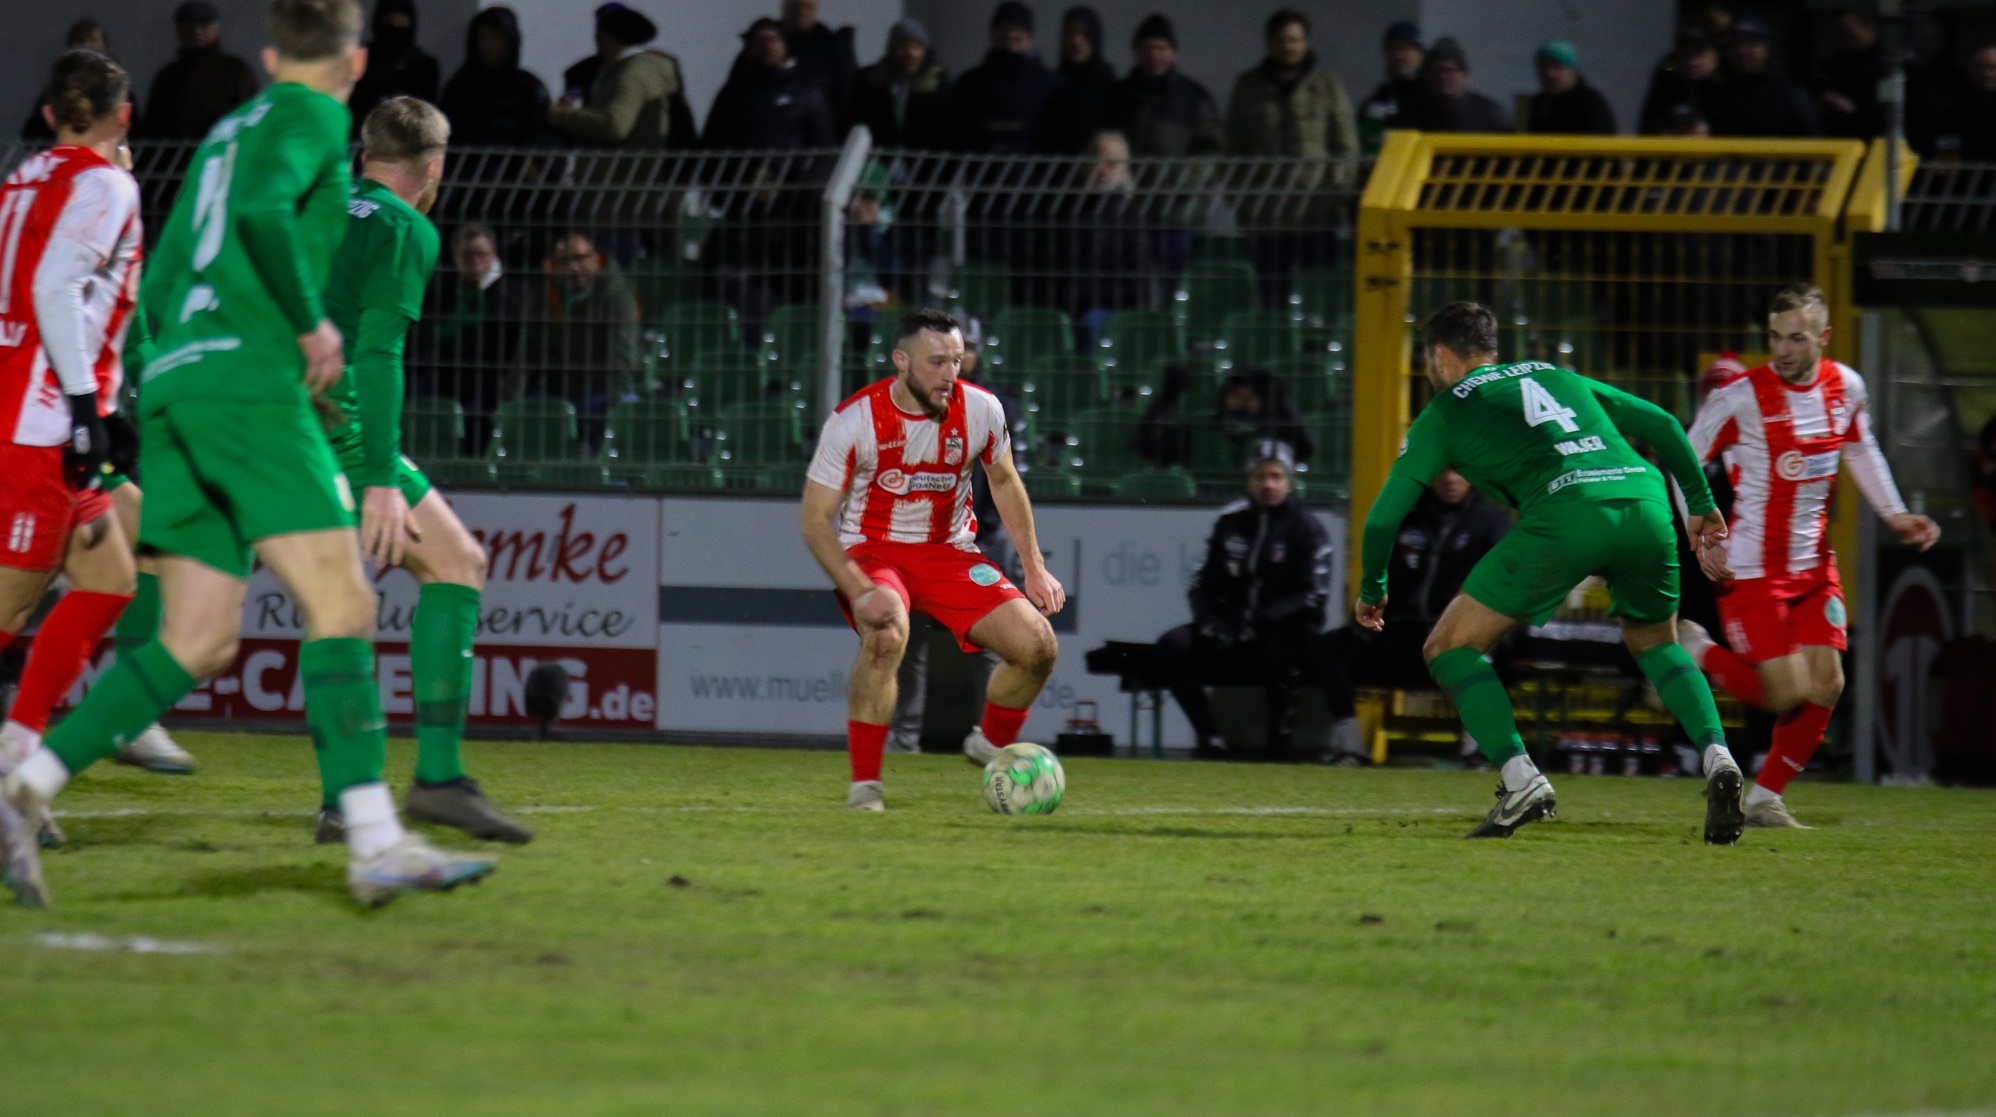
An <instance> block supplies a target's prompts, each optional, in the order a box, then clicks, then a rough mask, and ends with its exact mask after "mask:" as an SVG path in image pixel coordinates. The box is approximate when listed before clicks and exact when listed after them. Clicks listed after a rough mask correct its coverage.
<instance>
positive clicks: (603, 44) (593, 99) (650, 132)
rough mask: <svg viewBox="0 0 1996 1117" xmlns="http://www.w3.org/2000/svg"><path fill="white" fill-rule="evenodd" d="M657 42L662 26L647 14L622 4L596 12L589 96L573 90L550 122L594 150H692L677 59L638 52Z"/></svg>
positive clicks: (551, 113)
mask: <svg viewBox="0 0 1996 1117" xmlns="http://www.w3.org/2000/svg"><path fill="white" fill-rule="evenodd" d="M657 37H658V25H656V24H654V23H653V22H652V21H651V20H650V19H648V18H646V17H645V15H644V13H643V12H639V11H635V10H633V9H631V8H626V7H624V6H623V5H622V4H605V5H603V6H602V7H600V8H598V9H596V56H597V58H598V59H599V64H598V65H597V66H595V67H593V68H592V69H593V76H592V77H591V78H590V82H589V86H588V88H587V90H586V91H582V92H580V93H579V94H578V93H577V92H576V91H574V90H571V91H570V92H569V94H568V95H567V96H564V97H563V98H562V99H561V100H559V101H556V102H555V103H554V105H553V106H552V107H550V108H549V110H548V123H549V124H551V125H553V126H554V127H555V128H557V129H560V130H561V131H563V132H566V133H568V135H570V136H571V137H573V138H574V139H575V140H576V141H577V142H579V143H582V144H586V145H590V146H594V147H623V148H661V147H663V148H679V147H689V146H691V141H692V134H691V133H692V131H693V116H692V113H691V112H690V111H689V110H688V109H687V108H686V82H685V79H684V77H683V76H682V75H681V73H680V69H679V59H677V58H675V57H673V56H672V55H670V54H666V53H665V52H664V51H657V50H643V49H640V48H642V47H643V46H644V44H646V43H649V42H651V41H652V40H653V39H654V38H657ZM573 69H575V68H574V67H571V70H573Z"/></svg>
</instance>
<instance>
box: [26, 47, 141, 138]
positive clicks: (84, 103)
mask: <svg viewBox="0 0 1996 1117" xmlns="http://www.w3.org/2000/svg"><path fill="white" fill-rule="evenodd" d="M131 90H132V80H131V78H130V77H129V76H128V75H126V73H125V68H124V67H123V66H120V65H118V64H117V63H116V62H113V61H112V60H111V59H110V58H109V57H107V56H105V55H102V54H99V53H97V52H96V51H94V50H82V49H78V50H66V51H63V52H62V56H61V57H60V58H57V59H56V60H55V69H54V71H52V72H51V73H50V74H49V84H48V89H47V90H46V96H47V97H48V102H49V109H50V111H51V112H52V113H53V114H54V115H55V122H56V126H57V127H59V128H64V129H67V130H69V131H71V132H86V131H89V129H90V126H91V125H92V124H95V123H97V122H98V121H99V120H102V119H104V118H105V117H107V116H109V115H111V114H112V113H114V112H116V111H118V106H119V105H122V104H124V103H125V101H126V100H127V99H128V98H129V96H130V94H131Z"/></svg>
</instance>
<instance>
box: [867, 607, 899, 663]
mask: <svg viewBox="0 0 1996 1117" xmlns="http://www.w3.org/2000/svg"><path fill="white" fill-rule="evenodd" d="M859 643H860V648H861V649H862V650H863V651H864V652H865V653H866V657H867V658H868V659H871V660H873V661H875V662H877V663H899V662H900V661H901V655H902V653H903V652H906V651H907V650H908V614H907V613H905V612H897V613H896V614H895V615H894V616H893V617H891V618H889V619H888V620H885V621H882V622H881V623H879V624H869V625H867V626H866V627H865V628H863V629H862V630H861V631H860V634H859Z"/></svg>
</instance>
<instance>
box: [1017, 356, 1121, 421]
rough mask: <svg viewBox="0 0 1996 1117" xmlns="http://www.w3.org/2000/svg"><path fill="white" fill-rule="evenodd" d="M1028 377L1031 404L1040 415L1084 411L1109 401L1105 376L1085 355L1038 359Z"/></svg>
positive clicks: (1107, 383)
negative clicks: (1039, 360) (1030, 387)
mask: <svg viewBox="0 0 1996 1117" xmlns="http://www.w3.org/2000/svg"><path fill="white" fill-rule="evenodd" d="M1027 380H1028V382H1029V383H1030V384H1031V385H1032V402H1033V405H1034V406H1035V407H1036V408H1037V409H1038V411H1039V412H1040V413H1041V414H1043V415H1060V414H1065V413H1070V412H1075V411H1085V410H1087V409H1089V408H1091V407H1101V406H1102V405H1104V404H1106V403H1108V402H1109V382H1108V379H1107V378H1106V377H1105V376H1104V375H1103V374H1102V370H1101V369H1100V368H1097V367H1096V365H1095V362H1094V361H1091V360H1089V359H1088V358H1086V357H1062V358H1056V359H1053V360H1046V361H1041V362H1039V363H1037V364H1035V365H1033V366H1032V372H1031V375H1030V376H1028V377H1027Z"/></svg>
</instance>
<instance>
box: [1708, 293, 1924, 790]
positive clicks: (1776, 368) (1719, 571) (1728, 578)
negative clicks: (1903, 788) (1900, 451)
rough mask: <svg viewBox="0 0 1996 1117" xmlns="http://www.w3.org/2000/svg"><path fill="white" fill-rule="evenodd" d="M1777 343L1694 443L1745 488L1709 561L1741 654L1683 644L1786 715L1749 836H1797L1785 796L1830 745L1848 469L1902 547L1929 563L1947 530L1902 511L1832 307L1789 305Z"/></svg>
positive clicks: (1806, 301)
mask: <svg viewBox="0 0 1996 1117" xmlns="http://www.w3.org/2000/svg"><path fill="white" fill-rule="evenodd" d="M1768 334H1769V338H1768V341H1769V349H1770V351H1771V352H1772V353H1773V354H1774V356H1773V359H1772V360H1770V361H1769V362H1768V363H1767V364H1764V365H1762V366H1760V367H1759V368H1756V369H1753V370H1752V371H1750V372H1748V373H1747V374H1746V375H1745V376H1743V377H1740V378H1739V379H1736V380H1734V381H1732V382H1730V383H1728V384H1726V385H1725V386H1724V387H1721V388H1719V389H1717V390H1715V391H1714V392H1713V393H1712V394H1711V395H1710V396H1708V397H1707V398H1706V400H1705V402H1704V404H1703V405H1702V406H1701V407H1700V408H1699V410H1698V418H1697V421H1696V422H1694V423H1693V424H1692V426H1691V431H1690V434H1691V444H1692V446H1693V447H1695V448H1696V449H1697V451H1698V453H1699V455H1700V456H1701V457H1703V458H1704V459H1705V460H1706V461H1708V462H1709V461H1712V460H1713V459H1714V458H1720V457H1723V459H1724V461H1725V462H1726V465H1727V472H1728V474H1729V475H1730V476H1731V478H1732V483H1733V490H1734V494H1735V498H1734V505H1733V515H1732V525H1731V526H1732V532H1731V534H1730V535H1729V536H1727V537H1726V539H1725V540H1724V541H1723V542H1721V543H1719V544H1716V545H1715V546H1713V547H1711V548H1707V549H1703V550H1701V552H1700V554H1699V563H1700V565H1701V566H1704V567H1705V569H1706V572H1707V573H1708V574H1711V575H1712V576H1713V577H1714V578H1715V580H1719V581H1720V586H1719V616H1720V619H1721V620H1722V621H1723V622H1724V624H1725V631H1726V641H1727V643H1728V644H1729V645H1730V647H1722V646H1719V645H1717V644H1714V643H1713V642H1712V640H1711V637H1710V635H1709V634H1707V633H1706V632H1705V631H1704V630H1703V629H1701V628H1699V627H1698V626H1697V625H1695V624H1690V623H1689V622H1685V623H1684V624H1683V625H1682V627H1683V628H1684V629H1685V631H1684V633H1683V634H1682V636H1681V639H1682V642H1683V643H1684V645H1685V648H1686V650H1688V651H1690V653H1691V655H1692V657H1693V659H1694V660H1696V661H1697V662H1698V663H1699V665H1700V667H1702V668H1703V670H1704V671H1705V673H1706V674H1708V675H1710V676H1711V677H1712V678H1713V680H1714V681H1716V682H1717V683H1718V684H1719V685H1720V686H1722V687H1724V688H1725V689H1726V690H1728V691H1730V692H1732V693H1733V694H1734V695H1735V696H1736V697H1738V698H1740V699H1741V700H1742V701H1745V702H1749V703H1751V704H1753V705H1755V706H1760V707H1762V708H1764V709H1767V710H1770V711H1773V712H1774V713H1776V714H1778V715H1779V720H1778V721H1776V723H1775V727H1774V745H1773V748H1772V749H1771V750H1770V751H1769V753H1768V755H1767V759H1766V761H1765V762H1764V763H1763V764H1762V766H1761V770H1760V774H1759V775H1758V776H1757V777H1756V778H1755V780H1754V786H1753V788H1752V789H1751V790H1750V791H1749V792H1748V793H1747V798H1746V821H1747V825H1749V826H1788V827H1799V826H1800V825H1801V824H1800V823H1798V822H1796V821H1795V818H1794V816H1793V815H1791V814H1789V812H1788V809H1787V806H1786V805H1785V804H1784V803H1783V802H1782V799H1781V795H1782V792H1783V791H1784V790H1786V788H1787V786H1788V781H1789V779H1790V778H1791V777H1792V776H1794V775H1795V774H1796V773H1799V772H1801V771H1802V769H1803V768H1804V767H1806V766H1807V765H1808V763H1809V758H1810V757H1811V756H1812V755H1814V753H1815V751H1816V748H1817V746H1819V745H1821V744H1822V741H1823V731H1824V730H1825V729H1826V728H1828V726H1829V723H1830V713H1831V711H1832V710H1834V709H1835V707H1836V704H1837V698H1838V696H1840V695H1841V694H1842V693H1843V684H1844V678H1843V661H1842V652H1843V650H1844V648H1845V647H1846V646H1847V644H1846V641H1845V636H1844V628H1845V616H1844V601H1843V588H1842V586H1841V585H1840V583H1839V581H1838V578H1837V565H1836V556H1835V554H1833V553H1832V552H1831V550H1830V544H1829V536H1828V531H1827V529H1828V523H1829V514H1830V505H1831V498H1832V497H1833V496H1834V495H1835V492H1836V483H1837V470H1838V467H1839V466H1840V465H1841V466H1842V467H1843V468H1846V469H1848V470H1849V471H1850V474H1851V479H1852V480H1853V481H1855V482H1856V483H1857V487H1858V491H1859V492H1862V493H1863V494H1864V498H1865V500H1866V502H1868V503H1869V504H1870V505H1871V506H1872V508H1873V509H1875V510H1877V512H1878V514H1879V515H1880V516H1882V517H1884V518H1885V522H1886V523H1887V524H1889V525H1891V528H1892V530H1893V532H1894V533H1896V534H1897V535H1898V536H1899V538H1900V539H1901V540H1903V541H1904V542H1906V543H1910V544H1913V545H1915V546H1918V547H1919V548H1920V549H1921V550H1926V549H1927V548H1928V547H1931V546H1933V545H1934V543H1935V542H1936V541H1937V540H1938V539H1940V526H1939V525H1938V524H1936V523H1934V521H1933V520H1931V519H1929V518H1927V517H1926V516H1921V515H1916V514H1914V513H1911V512H1908V511H1907V510H1906V504H1905V502H1904V501H1903V500H1901V499H1900V498H1899V490H1898V488H1897V487H1896V486H1895V485H1894V484H1893V483H1892V470H1891V467H1890V466H1888V465H1886V463H1885V455H1884V454H1883V453H1882V452H1881V451H1880V450H1879V448H1878V440H1877V439H1876V438H1875V437H1873V435H1872V433H1871V417H1870V412H1869V408H1868V407H1867V406H1866V403H1867V397H1866V394H1865V387H1864V380H1863V378H1861V377H1860V376H1858V374H1857V371H1856V370H1855V369H1852V368H1851V367H1850V366H1848V365H1845V364H1841V363H1839V362H1837V361H1833V360H1829V359H1826V358H1825V357H1824V356H1823V349H1824V347H1825V346H1827V345H1828V344H1829V340H1830V326H1829V307H1828V305H1827V304H1826V302H1825V301H1824V298H1823V293H1822V292H1821V291H1819V290H1817V289H1816V288H1814V287H1789V288H1785V289H1783V290H1782V291H1780V292H1779V293H1778V294H1776V295H1775V298H1774V303H1773V306H1772V309H1771V311H1770V313H1769V315H1768Z"/></svg>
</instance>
